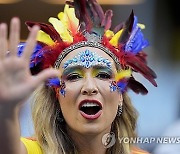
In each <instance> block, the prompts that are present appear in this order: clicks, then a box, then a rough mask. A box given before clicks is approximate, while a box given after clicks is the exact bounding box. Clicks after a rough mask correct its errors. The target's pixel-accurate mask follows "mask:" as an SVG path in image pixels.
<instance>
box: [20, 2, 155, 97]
mask: <svg viewBox="0 0 180 154" xmlns="http://www.w3.org/2000/svg"><path fill="white" fill-rule="evenodd" d="M112 16H113V12H112V10H107V11H106V12H105V13H104V11H103V9H102V8H101V6H100V5H99V4H98V3H97V2H96V0H74V1H73V2H70V1H66V5H65V7H64V12H60V13H59V14H58V18H53V17H51V18H49V22H50V23H51V24H46V23H40V22H31V21H27V22H26V25H27V26H28V27H29V29H30V28H31V27H32V26H34V25H38V26H40V28H41V30H40V31H39V33H38V37H37V41H38V43H37V46H36V48H35V50H34V52H33V54H32V56H31V59H30V60H31V63H30V69H31V72H32V74H33V75H34V74H37V73H39V72H40V71H41V70H43V69H46V68H49V67H55V68H57V69H58V68H59V66H60V64H61V61H62V60H63V59H64V58H65V57H66V55H68V54H69V53H70V52H73V50H75V49H77V48H81V47H86V46H87V47H93V48H99V49H101V50H102V51H104V52H105V53H107V54H108V55H109V56H110V57H111V58H112V59H113V60H114V62H115V63H116V65H117V66H118V68H120V72H123V71H124V72H125V73H123V74H124V75H119V76H121V77H119V78H118V77H117V81H118V80H119V81H120V80H121V81H122V82H120V83H124V84H123V85H124V88H123V92H124V91H126V90H128V89H131V90H133V91H134V92H135V93H137V94H138V93H141V94H147V93H148V90H147V89H146V88H145V87H144V85H143V84H141V83H140V82H138V81H137V80H136V79H135V78H134V76H133V72H137V73H140V74H142V75H143V76H144V77H145V78H146V79H147V80H149V81H150V82H151V83H152V84H153V85H154V86H157V84H156V81H155V78H156V74H155V73H154V71H153V70H152V69H151V68H149V67H148V66H147V61H146V57H147V55H146V54H145V52H144V51H143V49H144V48H145V47H147V46H148V45H149V43H148V41H147V40H146V39H145V38H144V35H143V33H142V29H144V28H145V26H144V25H143V24H139V23H138V19H137V17H136V16H135V15H134V13H133V11H132V12H131V14H130V16H129V18H128V19H127V21H126V22H123V23H120V24H119V25H117V26H116V27H115V28H114V30H111V22H112V21H111V19H112ZM24 46H25V43H21V44H19V46H18V49H19V50H18V54H19V55H21V53H22V52H23V49H24ZM127 70H130V71H129V72H130V74H129V73H126V72H127ZM125 74H128V75H127V76H126V75H125ZM53 82H58V84H53ZM59 82H60V81H58V79H55V80H51V81H50V82H49V84H48V85H49V86H52V87H53V86H54V85H59Z"/></svg>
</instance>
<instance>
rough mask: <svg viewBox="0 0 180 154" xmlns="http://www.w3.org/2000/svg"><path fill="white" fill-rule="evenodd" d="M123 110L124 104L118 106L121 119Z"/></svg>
mask: <svg viewBox="0 0 180 154" xmlns="http://www.w3.org/2000/svg"><path fill="white" fill-rule="evenodd" d="M122 111H123V108H122V104H121V105H118V110H117V116H118V117H120V116H121V114H122Z"/></svg>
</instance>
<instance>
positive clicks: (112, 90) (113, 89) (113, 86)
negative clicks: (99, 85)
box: [109, 81, 118, 92]
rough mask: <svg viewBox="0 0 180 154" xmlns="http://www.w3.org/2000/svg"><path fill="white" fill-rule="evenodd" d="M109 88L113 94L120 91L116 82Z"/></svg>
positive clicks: (112, 82)
mask: <svg viewBox="0 0 180 154" xmlns="http://www.w3.org/2000/svg"><path fill="white" fill-rule="evenodd" d="M109 87H110V91H111V92H114V91H116V90H118V86H117V83H116V81H111V84H110V86H109Z"/></svg>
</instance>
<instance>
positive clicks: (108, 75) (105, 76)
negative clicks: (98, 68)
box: [96, 73, 111, 79]
mask: <svg viewBox="0 0 180 154" xmlns="http://www.w3.org/2000/svg"><path fill="white" fill-rule="evenodd" d="M96 77H98V78H100V79H110V78H111V75H110V74H108V73H98V74H97V75H96Z"/></svg>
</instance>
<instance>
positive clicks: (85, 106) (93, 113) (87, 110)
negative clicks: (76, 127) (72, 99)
mask: <svg viewBox="0 0 180 154" xmlns="http://www.w3.org/2000/svg"><path fill="white" fill-rule="evenodd" d="M79 110H80V111H81V114H82V116H83V117H84V118H86V119H96V118H98V117H99V116H100V115H101V113H102V112H100V111H102V105H101V103H100V102H98V101H95V100H84V101H82V102H81V103H80V105H79Z"/></svg>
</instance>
